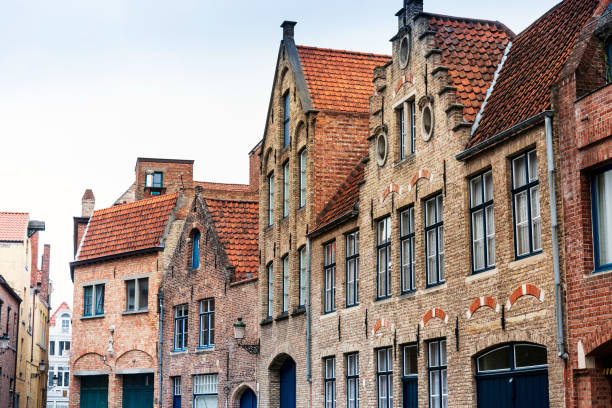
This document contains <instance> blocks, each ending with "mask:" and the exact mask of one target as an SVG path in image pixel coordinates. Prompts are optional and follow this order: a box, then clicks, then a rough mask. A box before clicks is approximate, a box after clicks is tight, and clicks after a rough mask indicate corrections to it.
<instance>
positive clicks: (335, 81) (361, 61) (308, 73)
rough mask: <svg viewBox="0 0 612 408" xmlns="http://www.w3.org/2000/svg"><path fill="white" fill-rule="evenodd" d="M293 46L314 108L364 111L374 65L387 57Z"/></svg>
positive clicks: (383, 62)
mask: <svg viewBox="0 0 612 408" xmlns="http://www.w3.org/2000/svg"><path fill="white" fill-rule="evenodd" d="M297 49H298V53H299V55H300V61H301V64H302V70H303V71H304V77H305V78H306V83H307V84H308V91H309V92H310V97H311V98H312V104H313V106H314V108H315V109H317V110H331V111H338V112H363V113H368V111H369V108H370V105H369V98H370V96H371V95H372V94H373V93H374V87H373V85H372V80H373V78H374V68H376V67H378V66H381V65H384V64H386V63H387V62H389V61H390V60H391V57H390V56H387V55H378V54H368V53H362V52H354V51H342V50H331V49H326V48H316V47H306V46H303V45H298V46H297Z"/></svg>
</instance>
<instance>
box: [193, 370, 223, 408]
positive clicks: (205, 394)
mask: <svg viewBox="0 0 612 408" xmlns="http://www.w3.org/2000/svg"><path fill="white" fill-rule="evenodd" d="M217 381H218V380H217V374H206V375H194V376H193V406H194V408H217V384H218V382H217Z"/></svg>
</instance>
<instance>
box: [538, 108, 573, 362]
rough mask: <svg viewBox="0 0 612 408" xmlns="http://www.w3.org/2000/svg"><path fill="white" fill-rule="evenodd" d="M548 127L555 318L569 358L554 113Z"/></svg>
mask: <svg viewBox="0 0 612 408" xmlns="http://www.w3.org/2000/svg"><path fill="white" fill-rule="evenodd" d="M544 123H545V128H546V157H547V160H548V191H549V193H550V220H551V222H550V230H551V231H550V232H551V237H552V251H553V274H554V277H555V319H556V321H557V355H558V356H559V357H560V358H562V359H563V360H567V359H568V357H569V356H568V354H567V352H566V351H565V342H564V340H563V332H564V324H563V307H562V304H563V302H562V296H563V294H562V292H561V271H560V266H559V237H558V231H559V223H558V221H557V189H556V184H555V174H556V172H555V161H554V153H553V138H552V114H549V115H546V117H545V119H544Z"/></svg>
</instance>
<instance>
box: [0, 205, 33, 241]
mask: <svg viewBox="0 0 612 408" xmlns="http://www.w3.org/2000/svg"><path fill="white" fill-rule="evenodd" d="M29 219H30V215H29V214H28V213H16V212H0V242H23V241H24V240H25V238H26V234H27V232H28V221H29Z"/></svg>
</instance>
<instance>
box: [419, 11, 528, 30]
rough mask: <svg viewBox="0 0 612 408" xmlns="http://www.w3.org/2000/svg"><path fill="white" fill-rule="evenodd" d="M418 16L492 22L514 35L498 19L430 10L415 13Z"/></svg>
mask: <svg viewBox="0 0 612 408" xmlns="http://www.w3.org/2000/svg"><path fill="white" fill-rule="evenodd" d="M418 16H428V17H440V18H446V19H450V20H463V21H471V22H474V23H487V24H493V25H496V26H498V27H500V28H502V29H504V30H505V31H507V32H508V33H510V34H511V35H512V36H515V35H516V34H515V33H514V31H512V30H511V29H510V28H509V27H508V26H507V25H505V24H504V23H502V22H501V21H499V20H487V19H483V18H474V17H461V16H451V15H448V14H439V13H430V12H427V11H423V12H421V13H419V14H418V15H417V17H418Z"/></svg>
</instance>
